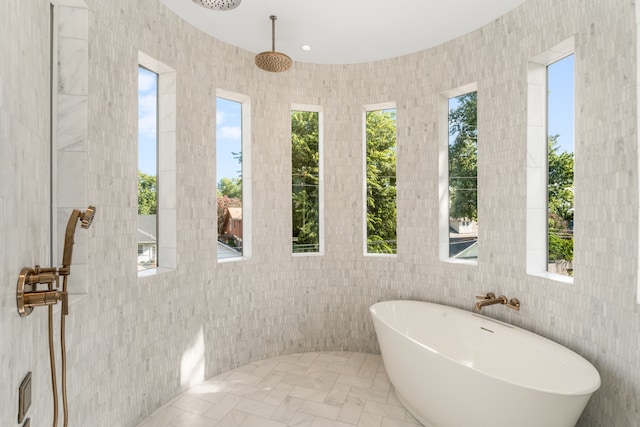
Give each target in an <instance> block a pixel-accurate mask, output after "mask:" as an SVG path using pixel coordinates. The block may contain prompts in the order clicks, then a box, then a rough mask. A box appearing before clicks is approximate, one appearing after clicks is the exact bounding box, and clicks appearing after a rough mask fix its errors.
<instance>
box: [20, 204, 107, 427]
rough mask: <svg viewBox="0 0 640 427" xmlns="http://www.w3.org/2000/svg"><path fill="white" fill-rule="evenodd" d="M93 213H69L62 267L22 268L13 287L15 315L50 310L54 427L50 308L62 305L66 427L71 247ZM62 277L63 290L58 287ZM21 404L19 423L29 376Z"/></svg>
mask: <svg viewBox="0 0 640 427" xmlns="http://www.w3.org/2000/svg"><path fill="white" fill-rule="evenodd" d="M95 214H96V208H95V206H89V207H88V208H87V210H85V211H84V212H82V211H80V210H78V209H74V210H73V211H72V212H71V216H70V217H69V221H68V222H67V228H66V230H65V235H64V252H63V254H62V267H60V268H56V267H45V268H42V267H40V266H39V265H36V266H35V267H34V268H29V267H24V268H23V269H22V270H21V271H20V275H19V276H18V284H17V286H16V303H17V305H18V314H19V315H20V316H28V315H29V314H31V312H32V311H33V308H34V307H45V306H46V307H48V311H49V365H50V367H51V389H52V395H53V425H54V427H56V426H57V425H58V386H57V375H56V363H55V356H54V351H53V347H54V344H53V306H54V305H56V304H57V303H58V302H62V313H61V315H60V353H61V355H62V361H61V363H60V365H61V368H62V372H61V377H62V409H63V416H64V424H63V427H67V426H68V425H69V410H68V406H67V356H66V340H65V318H66V316H67V315H68V314H69V294H68V292H67V279H68V278H69V275H70V274H71V258H72V256H73V244H74V238H75V232H76V226H77V224H78V222H80V226H81V227H82V228H89V227H90V226H91V223H92V222H93V218H94V216H95ZM60 276H62V289H60V288H59V287H58V284H59V283H60ZM38 285H46V289H38ZM19 400H20V402H19V406H20V408H19V413H18V423H22V420H24V416H25V415H26V413H27V410H28V409H29V406H30V405H31V373H29V375H28V376H27V378H25V380H24V381H23V385H22V386H20V399H19ZM30 424H31V421H30V420H29V419H27V421H26V422H25V423H24V425H23V426H22V427H25V426H26V427H29V425H30Z"/></svg>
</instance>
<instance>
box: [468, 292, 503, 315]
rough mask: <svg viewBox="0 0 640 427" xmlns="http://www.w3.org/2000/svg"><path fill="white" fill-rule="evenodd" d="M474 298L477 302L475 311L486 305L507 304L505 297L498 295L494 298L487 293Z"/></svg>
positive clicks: (490, 293)
mask: <svg viewBox="0 0 640 427" xmlns="http://www.w3.org/2000/svg"><path fill="white" fill-rule="evenodd" d="M476 298H477V299H478V302H477V303H476V310H478V311H480V310H482V307H486V306H488V305H495V304H507V303H508V302H509V300H508V299H507V297H506V296H504V295H500V296H499V297H497V298H496V296H495V294H494V293H492V292H489V293H488V294H487V295H485V296H479V297H476Z"/></svg>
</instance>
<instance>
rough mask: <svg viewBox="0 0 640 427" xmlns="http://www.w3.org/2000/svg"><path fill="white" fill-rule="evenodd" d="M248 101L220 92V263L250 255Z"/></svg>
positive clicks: (217, 130)
mask: <svg viewBox="0 0 640 427" xmlns="http://www.w3.org/2000/svg"><path fill="white" fill-rule="evenodd" d="M249 117H250V116H249V99H248V98H247V97H245V96H242V95H238V94H234V93H231V92H226V91H222V90H218V96H217V98H216V200H217V206H218V210H217V217H218V224H217V226H218V260H226V259H241V258H243V257H245V258H246V257H247V256H248V252H247V251H248V239H249V236H250V234H249V232H250V223H249V220H250V215H249V212H250V204H249V195H250V191H249V185H250V179H249V178H248V172H249V168H248V167H247V165H248V161H249V150H248V147H249V144H247V143H246V141H249V140H250V139H249V137H248V135H247V134H248V128H249V123H248V122H249Z"/></svg>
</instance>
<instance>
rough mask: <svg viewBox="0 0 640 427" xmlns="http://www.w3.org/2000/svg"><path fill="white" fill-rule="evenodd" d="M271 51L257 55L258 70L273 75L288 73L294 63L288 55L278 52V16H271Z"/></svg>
mask: <svg viewBox="0 0 640 427" xmlns="http://www.w3.org/2000/svg"><path fill="white" fill-rule="evenodd" d="M269 19H271V50H270V51H266V52H262V53H259V54H257V55H256V59H255V62H256V65H257V66H258V68H260V69H262V70H264V71H269V72H272V73H279V72H281V71H287V70H288V69H289V68H291V64H293V61H292V60H291V58H289V57H288V56H287V55H285V54H284V53H281V52H276V19H278V17H277V16H275V15H271V16H270V17H269Z"/></svg>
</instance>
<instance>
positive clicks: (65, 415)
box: [49, 275, 69, 427]
mask: <svg viewBox="0 0 640 427" xmlns="http://www.w3.org/2000/svg"><path fill="white" fill-rule="evenodd" d="M51 288H52V285H50V289H51ZM62 292H64V293H66V292H67V276H66V275H65V276H64V277H63V280H62ZM65 317H66V316H65V312H64V310H61V311H60V353H61V366H60V368H61V373H60V374H61V377H62V412H63V419H64V424H63V426H64V427H67V426H68V424H69V408H68V406H67V349H66V341H65ZM49 364H50V365H51V388H52V394H53V427H57V426H58V382H57V376H56V360H55V352H54V343H53V306H52V305H50V306H49Z"/></svg>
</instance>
